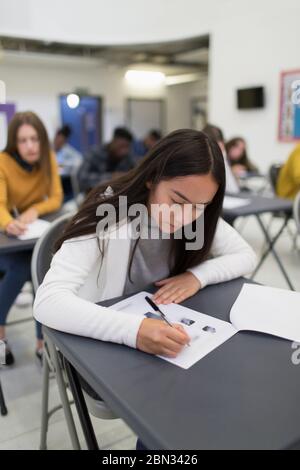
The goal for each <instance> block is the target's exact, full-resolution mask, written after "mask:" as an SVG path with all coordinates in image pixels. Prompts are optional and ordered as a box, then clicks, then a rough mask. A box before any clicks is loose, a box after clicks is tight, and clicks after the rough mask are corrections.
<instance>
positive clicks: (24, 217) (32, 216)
mask: <svg viewBox="0 0 300 470" xmlns="http://www.w3.org/2000/svg"><path fill="white" fill-rule="evenodd" d="M37 218H38V213H37V210H36V209H34V208H31V209H27V211H24V212H22V214H21V215H20V216H19V217H18V220H20V222H23V224H31V222H34V221H35V220H36V219H37Z"/></svg>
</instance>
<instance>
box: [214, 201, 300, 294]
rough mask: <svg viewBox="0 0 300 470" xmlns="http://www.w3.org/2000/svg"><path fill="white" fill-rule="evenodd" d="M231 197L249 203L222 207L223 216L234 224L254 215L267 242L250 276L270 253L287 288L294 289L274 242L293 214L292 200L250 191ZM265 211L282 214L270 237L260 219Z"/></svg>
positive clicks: (255, 272)
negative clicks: (281, 219) (259, 194)
mask: <svg viewBox="0 0 300 470" xmlns="http://www.w3.org/2000/svg"><path fill="white" fill-rule="evenodd" d="M230 197H231V198H237V199H247V200H249V201H250V202H249V204H247V205H245V206H240V207H235V208H231V209H226V207H223V218H224V219H225V220H226V221H227V222H228V223H230V224H231V225H233V224H234V222H235V220H236V219H237V218H239V217H249V216H251V215H252V216H254V217H255V218H256V220H257V222H258V225H259V227H260V229H261V231H262V233H263V236H264V238H265V240H266V243H267V248H266V250H265V251H264V252H263V254H262V255H261V258H260V260H259V262H258V265H257V267H256V268H255V271H254V273H253V275H252V278H253V277H254V276H255V275H256V274H257V272H258V271H259V269H260V268H261V266H262V264H263V263H264V261H265V259H266V258H267V256H268V255H269V254H270V253H271V254H272V255H273V257H274V259H275V261H276V263H277V265H278V267H279V269H280V271H281V273H282V275H283V277H284V278H285V280H286V282H287V284H288V286H289V288H290V289H291V290H295V289H294V286H293V284H292V282H291V280H290V278H289V276H288V273H287V271H286V269H285V267H284V265H283V263H282V261H281V259H280V256H279V255H278V253H277V251H276V250H275V243H276V242H277V240H278V239H279V238H280V236H281V235H282V233H283V231H284V229H285V228H286V226H287V224H288V221H289V219H290V218H291V217H292V215H293V202H292V201H290V200H288V199H281V198H278V197H264V196H258V195H255V196H253V195H251V193H246V194H241V195H239V196H237V195H230ZM266 213H272V214H279V215H282V216H283V222H282V225H281V227H280V229H279V230H278V232H277V233H276V234H275V235H274V236H273V237H271V235H270V234H269V232H268V230H267V227H266V225H265V223H264V221H263V219H262V217H261V216H262V215H263V214H266Z"/></svg>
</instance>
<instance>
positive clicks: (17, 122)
mask: <svg viewBox="0 0 300 470" xmlns="http://www.w3.org/2000/svg"><path fill="white" fill-rule="evenodd" d="M23 124H29V125H30V126H32V127H33V128H34V129H35V130H36V132H37V135H38V139H39V143H40V158H39V160H38V161H37V162H36V165H37V167H38V168H41V170H42V173H43V176H44V178H45V182H46V186H48V188H49V187H50V184H51V163H50V144H49V139H48V134H47V131H46V128H45V126H44V124H43V123H42V121H41V120H40V118H39V117H38V116H37V115H36V114H35V113H33V112H31V111H25V112H23V113H16V114H15V115H14V117H13V118H12V120H11V121H10V123H9V126H8V135H7V144H6V147H5V149H4V150H3V151H4V152H6V153H8V154H10V155H14V154H16V153H18V145H17V142H18V130H19V128H20V127H21V126H22V125H23Z"/></svg>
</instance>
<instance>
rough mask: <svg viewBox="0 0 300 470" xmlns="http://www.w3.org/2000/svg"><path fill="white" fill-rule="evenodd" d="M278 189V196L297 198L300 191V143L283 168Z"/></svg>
mask: <svg viewBox="0 0 300 470" xmlns="http://www.w3.org/2000/svg"><path fill="white" fill-rule="evenodd" d="M276 190H277V194H278V196H280V197H283V198H286V199H295V197H296V195H297V193H298V192H299V191H300V144H299V145H297V146H296V147H295V148H294V150H293V151H292V153H291V155H290V156H289V158H288V160H287V162H286V163H285V164H284V165H283V167H282V168H281V170H280V173H279V177H278V181H277V187H276Z"/></svg>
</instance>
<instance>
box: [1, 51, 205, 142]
mask: <svg viewBox="0 0 300 470" xmlns="http://www.w3.org/2000/svg"><path fill="white" fill-rule="evenodd" d="M125 72H126V70H125V69H123V68H122V67H117V66H109V67H107V66H106V65H101V64H99V63H98V62H97V61H95V60H89V59H88V60H87V59H74V58H67V57H49V56H46V55H45V56H37V55H35V54H22V56H20V55H19V54H12V53H6V54H5V57H4V60H3V61H2V63H1V65H0V77H1V79H2V80H4V81H5V83H6V88H7V101H8V102H9V101H11V102H14V103H16V104H17V111H24V110H33V111H35V112H36V113H37V114H39V116H40V117H41V118H42V120H43V121H44V122H45V125H46V127H47V130H48V132H49V135H50V138H51V139H52V137H53V135H54V133H55V130H56V129H57V128H58V126H59V125H60V112H59V100H58V96H59V95H60V94H63V93H69V92H72V91H74V90H75V89H76V88H85V89H87V90H88V91H89V93H91V94H95V95H100V96H103V136H104V140H106V141H107V140H109V139H110V137H111V134H112V132H113V129H114V128H115V127H116V126H119V125H124V123H125V120H126V99H127V98H147V99H157V98H159V99H163V100H165V103H166V110H167V112H166V116H165V118H166V119H165V130H166V131H167V132H168V131H170V130H174V129H177V128H179V127H189V126H190V120H191V119H190V100H191V98H192V97H195V96H197V95H198V93H199V90H202V89H203V86H205V87H206V80H205V81H204V82H203V81H200V80H199V81H197V82H192V83H188V84H186V85H175V86H172V87H166V86H165V85H155V86H151V87H149V86H142V85H140V86H139V87H132V86H131V85H130V84H128V83H127V82H126V80H125V79H124V75H125ZM139 137H141V136H139Z"/></svg>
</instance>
